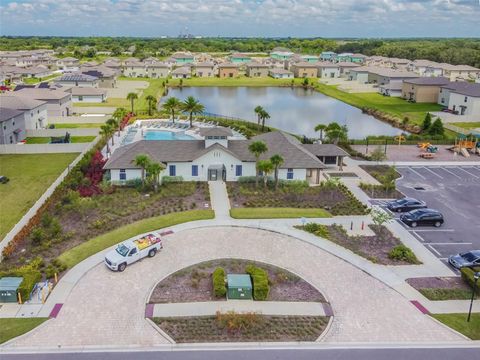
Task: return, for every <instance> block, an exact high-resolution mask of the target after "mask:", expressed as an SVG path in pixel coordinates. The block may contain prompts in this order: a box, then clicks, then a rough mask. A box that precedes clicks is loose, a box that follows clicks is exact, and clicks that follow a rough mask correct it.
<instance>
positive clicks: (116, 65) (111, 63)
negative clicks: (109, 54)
mask: <svg viewBox="0 0 480 360" xmlns="http://www.w3.org/2000/svg"><path fill="white" fill-rule="evenodd" d="M103 65H104V66H106V67H108V68H111V69H115V70H120V71H121V69H122V64H121V63H120V61H118V59H114V58H111V59H107V60H105V62H104V63H103Z"/></svg>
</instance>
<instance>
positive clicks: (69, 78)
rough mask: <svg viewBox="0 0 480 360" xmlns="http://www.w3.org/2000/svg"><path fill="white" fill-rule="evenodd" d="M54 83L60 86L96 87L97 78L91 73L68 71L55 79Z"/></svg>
mask: <svg viewBox="0 0 480 360" xmlns="http://www.w3.org/2000/svg"><path fill="white" fill-rule="evenodd" d="M55 83H56V84H59V85H62V86H83V87H98V84H99V79H98V77H96V76H92V75H87V74H82V73H71V74H70V73H69V74H65V75H63V76H62V77H61V78H59V79H57V80H55Z"/></svg>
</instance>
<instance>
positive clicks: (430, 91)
mask: <svg viewBox="0 0 480 360" xmlns="http://www.w3.org/2000/svg"><path fill="white" fill-rule="evenodd" d="M449 83H450V80H449V79H447V78H444V77H421V78H415V79H405V80H403V86H402V98H404V99H405V100H409V101H413V102H417V103H436V102H437V101H438V94H439V92H440V87H441V86H445V85H447V84H449Z"/></svg>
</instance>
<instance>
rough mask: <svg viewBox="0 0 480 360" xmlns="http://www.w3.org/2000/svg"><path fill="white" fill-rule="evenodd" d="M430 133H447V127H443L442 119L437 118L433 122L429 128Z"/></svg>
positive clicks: (441, 134)
mask: <svg viewBox="0 0 480 360" xmlns="http://www.w3.org/2000/svg"><path fill="white" fill-rule="evenodd" d="M428 133H429V134H430V135H432V136H443V135H445V129H444V128H443V124H442V120H440V118H437V119H436V120H435V121H434V122H433V124H432V125H431V126H430V128H429V129H428Z"/></svg>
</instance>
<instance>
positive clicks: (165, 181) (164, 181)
mask: <svg viewBox="0 0 480 360" xmlns="http://www.w3.org/2000/svg"><path fill="white" fill-rule="evenodd" d="M182 181H183V177H182V176H163V177H162V184H168V183H177V182H182Z"/></svg>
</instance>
